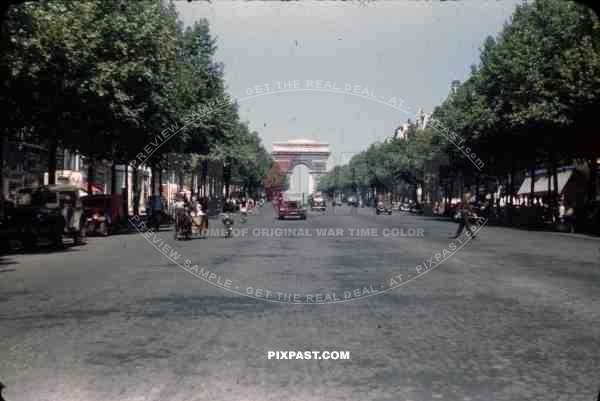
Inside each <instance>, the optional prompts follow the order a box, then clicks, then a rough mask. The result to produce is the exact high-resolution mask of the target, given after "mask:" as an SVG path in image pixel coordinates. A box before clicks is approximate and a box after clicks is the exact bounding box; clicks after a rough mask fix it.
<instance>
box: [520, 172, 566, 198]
mask: <svg viewBox="0 0 600 401" xmlns="http://www.w3.org/2000/svg"><path fill="white" fill-rule="evenodd" d="M572 175H573V170H567V171H561V172H560V173H558V174H557V178H558V193H559V194H560V193H562V191H563V189H564V188H565V186H566V185H567V182H569V179H571V176H572ZM548 180H550V191H554V179H553V177H552V176H548V175H542V176H539V177H536V178H535V182H534V184H533V191H534V193H536V194H542V193H547V192H548ZM530 193H531V177H527V178H525V180H523V183H522V184H521V188H519V192H517V195H527V194H530Z"/></svg>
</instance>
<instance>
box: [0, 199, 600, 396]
mask: <svg viewBox="0 0 600 401" xmlns="http://www.w3.org/2000/svg"><path fill="white" fill-rule="evenodd" d="M210 224H211V228H217V227H221V224H220V222H219V221H218V220H211V222H210ZM236 228H245V229H247V232H246V233H245V234H243V233H242V232H239V233H238V234H239V235H237V236H236V237H234V238H231V239H223V238H219V237H218V236H214V235H213V236H209V237H208V238H206V239H195V240H191V241H178V242H176V241H174V240H173V236H172V232H170V231H168V229H167V227H165V228H164V230H163V231H161V232H160V233H158V234H156V235H155V236H154V235H149V234H148V235H146V237H144V236H143V235H142V234H140V233H130V234H121V235H114V236H112V237H109V238H91V239H90V240H89V242H88V244H87V245H85V246H79V247H71V248H68V249H67V250H66V251H62V252H40V253H37V254H13V255H7V256H5V257H2V258H0V381H2V382H3V383H4V384H5V385H6V386H7V388H6V390H5V391H4V396H5V398H6V400H8V401H24V400H36V401H41V400H52V401H54V400H56V401H67V400H89V401H95V400H102V401H107V400H181V401H184V400H185V401H194V400H234V401H236V400H261V401H263V400H298V401H310V400H357V401H358V400H360V401H363V400H381V401H383V400H390V401H391V400H394V401H405V400H413V401H425V400H486V401H491V400H510V401H514V400H565V401H566V400H569V401H573V400H595V399H596V398H595V397H596V396H597V393H598V389H599V387H600V239H598V238H589V237H585V236H578V235H570V234H559V233H547V232H528V231H519V230H513V229H508V228H498V227H488V226H483V227H482V228H481V229H480V231H479V233H478V237H477V239H475V240H472V241H469V242H466V243H465V244H461V245H460V248H459V249H458V250H456V251H455V252H452V253H451V254H450V255H447V254H446V255H445V252H443V250H444V249H448V248H449V244H450V243H451V242H452V240H451V239H450V238H449V237H451V236H452V234H454V231H455V230H456V224H453V223H451V222H447V221H440V220H436V219H432V218H426V217H419V216H412V215H401V214H398V213H397V212H395V213H394V215H392V216H375V214H374V211H373V209H366V208H365V209H353V210H351V209H349V208H347V207H339V208H336V210H335V212H333V210H332V209H330V210H329V212H328V214H327V215H317V214H310V215H309V216H308V219H307V220H306V221H301V220H296V221H293V220H286V221H278V220H277V219H275V218H274V213H273V210H272V208H271V207H270V205H269V204H267V205H265V207H263V208H262V209H261V213H260V214H259V215H253V216H250V217H249V218H248V221H247V222H246V223H245V224H242V223H241V222H240V221H239V217H238V218H237V221H236ZM300 228H302V229H303V232H301V231H298V230H299V229H300ZM392 228H394V229H396V231H395V234H397V235H393V234H392V232H391V231H390V229H392ZM276 229H281V230H279V231H278V230H276ZM293 229H296V231H295V232H294V231H293ZM317 229H319V230H320V231H318V230H317ZM357 229H363V230H362V231H357ZM264 230H266V231H264ZM417 230H420V231H417ZM384 231H385V232H386V233H387V235H385V234H384ZM418 233H421V234H422V235H418ZM409 234H413V235H412V236H410V235H409ZM463 237H465V236H464V235H463ZM465 238H466V237H465ZM161 241H162V242H161ZM165 245H168V246H169V247H170V248H166V249H167V251H164V249H165V248H164V246H165ZM161 249H162V250H163V251H164V252H166V253H167V254H169V255H173V254H172V253H171V252H172V251H175V252H177V255H179V256H177V255H175V256H169V257H167V256H166V255H165V254H164V252H163V251H161ZM438 254H441V255H442V256H443V257H442V259H441V260H440V261H441V262H443V263H437V264H435V266H433V267H430V263H429V262H427V261H428V260H431V259H432V258H434V262H435V255H438ZM438 259H439V258H438ZM173 260H175V262H174V261H173ZM185 261H189V262H191V263H190V266H192V267H190V268H191V269H193V266H196V265H197V266H198V268H199V269H201V268H204V271H203V273H200V274H199V276H200V277H198V276H195V275H194V274H192V273H191V272H190V271H186V270H185V269H184V268H183V267H180V266H178V264H177V263H179V264H181V265H184V263H185ZM418 266H421V268H420V269H421V273H422V274H421V273H418V270H419V269H417V267H418ZM207 270H209V271H210V273H211V274H214V276H215V277H211V276H208V277H207V278H203V277H202V274H205V272H206V271H207ZM398 275H401V277H402V278H401V279H400V278H397V279H396V281H397V282H398V281H399V280H402V283H401V285H398V286H397V287H395V288H391V287H390V286H392V284H390V283H393V282H392V281H391V279H392V278H394V277H397V276H398ZM409 276H412V277H410V278H409ZM417 276H418V277H417ZM227 280H228V281H227ZM226 282H227V284H225V283H226ZM225 287H228V289H227V288H225ZM392 287H393V286H392ZM257 289H259V290H261V291H258V294H260V295H259V296H258V298H263V299H257V298H256V294H257V292H256V291H257ZM357 290H358V291H357ZM267 291H269V295H268V297H267V295H266V292H267ZM365 291H366V292H365ZM248 292H250V293H251V295H252V296H253V297H254V298H252V297H248V296H244V295H240V294H247V293H248ZM347 292H349V293H350V294H351V295H350V297H348V298H346V295H347ZM277 293H280V294H281V295H277ZM294 294H296V299H297V300H298V301H299V302H303V303H301V304H294V303H293V301H294ZM317 294H321V296H320V300H321V301H323V302H324V301H325V300H327V303H322V304H317V302H316V298H317ZM308 295H312V300H311V301H308V300H307V296H308ZM327 296H329V298H328V299H326V297H327ZM357 298H358V299H357ZM330 301H331V302H330ZM307 302H308V303H307ZM269 351H321V352H323V351H348V352H349V355H350V359H349V360H331V359H329V360H324V359H318V360H316V359H311V360H302V359H300V360H299V359H293V360H289V359H284V360H281V359H279V360H278V359H274V358H272V359H268V352H269Z"/></svg>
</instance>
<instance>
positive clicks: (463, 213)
mask: <svg viewBox="0 0 600 401" xmlns="http://www.w3.org/2000/svg"><path fill="white" fill-rule="evenodd" d="M470 200H471V194H470V193H469V192H467V193H465V194H464V196H463V200H462V202H461V203H460V205H459V211H458V213H460V216H459V217H458V229H457V230H456V234H455V235H454V239H457V238H458V237H460V235H461V234H462V232H463V230H464V229H465V227H466V228H467V236H469V237H471V238H475V237H476V235H475V230H473V229H472V228H471V219H472V217H473V216H474V212H473V207H472V206H471V203H470Z"/></svg>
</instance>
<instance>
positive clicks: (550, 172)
mask: <svg viewBox="0 0 600 401" xmlns="http://www.w3.org/2000/svg"><path fill="white" fill-rule="evenodd" d="M546 175H547V176H548V195H547V196H548V203H549V202H550V199H552V164H551V163H548V167H546Z"/></svg>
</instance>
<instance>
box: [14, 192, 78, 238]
mask: <svg viewBox="0 0 600 401" xmlns="http://www.w3.org/2000/svg"><path fill="white" fill-rule="evenodd" d="M9 231H10V233H11V235H13V236H14V238H15V239H17V240H19V241H20V242H21V243H22V244H23V246H24V247H27V248H31V247H33V246H35V245H36V244H38V243H39V242H40V241H43V240H46V241H47V242H50V244H52V245H53V246H58V247H60V246H62V245H63V237H65V236H67V237H71V238H73V241H74V242H75V244H82V243H84V242H85V237H86V230H85V218H84V214H83V206H82V204H81V200H80V198H79V188H77V187H75V186H71V185H50V186H42V187H29V188H23V189H20V190H19V191H17V195H16V206H15V210H14V217H13V218H12V221H11V223H10V227H9Z"/></svg>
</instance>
